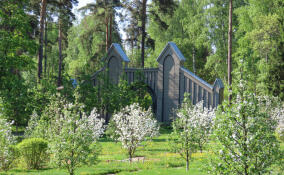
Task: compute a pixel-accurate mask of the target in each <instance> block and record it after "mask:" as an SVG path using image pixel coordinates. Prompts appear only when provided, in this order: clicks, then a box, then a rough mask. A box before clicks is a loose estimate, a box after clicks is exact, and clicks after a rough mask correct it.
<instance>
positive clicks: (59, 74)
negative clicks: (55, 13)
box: [57, 16, 62, 87]
mask: <svg viewBox="0 0 284 175" xmlns="http://www.w3.org/2000/svg"><path fill="white" fill-rule="evenodd" d="M60 18H61V17H60V16H59V19H58V28H59V29H58V48H59V64H58V79H57V86H58V87H59V86H61V83H62V82H61V81H62V80H61V79H62V77H61V71H62V31H61V30H62V26H61V25H62V24H61V22H62V21H61V19H60Z"/></svg>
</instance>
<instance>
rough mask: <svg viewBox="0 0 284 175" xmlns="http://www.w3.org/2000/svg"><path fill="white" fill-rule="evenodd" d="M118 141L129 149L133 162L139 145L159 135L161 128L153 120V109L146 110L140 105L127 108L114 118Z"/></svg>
mask: <svg viewBox="0 0 284 175" xmlns="http://www.w3.org/2000/svg"><path fill="white" fill-rule="evenodd" d="M112 120H113V122H114V124H115V128H116V131H115V134H116V135H117V137H116V138H117V141H120V142H121V143H122V146H123V147H124V148H125V149H127V151H128V155H129V160H130V161H131V159H132V157H133V155H134V153H135V151H136V149H137V147H138V146H139V144H140V143H141V142H142V141H144V140H146V139H147V138H152V137H153V136H156V135H158V133H159V126H158V124H157V120H155V119H154V118H153V114H152V111H151V108H149V109H148V110H144V109H143V108H142V107H140V106H139V104H138V103H134V104H132V105H129V106H126V107H125V108H123V109H122V110H121V111H120V112H118V113H116V114H115V115H114V116H113V119H112Z"/></svg>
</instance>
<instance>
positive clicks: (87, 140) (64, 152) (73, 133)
mask: <svg viewBox="0 0 284 175" xmlns="http://www.w3.org/2000/svg"><path fill="white" fill-rule="evenodd" d="M82 109H83V106H81V105H78V104H72V103H70V104H65V105H64V106H63V109H57V112H56V113H54V116H52V117H54V120H52V121H51V125H50V131H49V132H50V139H49V145H50V151H51V153H52V155H53V156H52V158H51V159H52V161H53V162H54V163H55V164H56V165H57V166H59V167H62V168H66V169H67V170H68V172H69V174H70V175H74V171H75V169H76V168H77V167H78V166H80V165H82V164H88V163H91V164H93V163H95V160H96V158H97V155H98V148H97V145H96V141H97V140H98V138H99V137H100V136H101V135H102V134H103V131H104V125H103V124H104V120H103V119H100V118H99V114H97V111H96V109H93V110H92V112H91V114H90V115H89V116H87V115H86V113H85V112H83V111H82Z"/></svg>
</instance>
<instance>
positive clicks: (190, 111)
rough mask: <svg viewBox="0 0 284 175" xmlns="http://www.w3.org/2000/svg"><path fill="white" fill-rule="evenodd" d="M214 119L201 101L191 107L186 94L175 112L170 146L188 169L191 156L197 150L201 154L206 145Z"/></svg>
mask: <svg viewBox="0 0 284 175" xmlns="http://www.w3.org/2000/svg"><path fill="white" fill-rule="evenodd" d="M214 117H215V110H214V109H208V108H206V107H204V106H203V101H200V102H199V103H197V104H196V105H192V103H191V101H190V98H189V95H188V94H187V93H186V94H185V97H184V101H183V104H182V106H181V108H180V109H178V110H177V118H176V119H175V120H174V121H173V123H172V126H173V132H172V134H171V139H170V146H171V148H172V150H173V151H175V152H178V153H179V154H180V155H181V156H182V157H183V158H184V159H185V160H186V170H188V169H189V161H190V159H191V154H192V153H193V152H196V151H197V150H198V149H199V150H200V151H201V152H202V149H203V146H204V144H205V143H207V141H208V138H209V135H210V133H211V127H212V125H213V119H214Z"/></svg>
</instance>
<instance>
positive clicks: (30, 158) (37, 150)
mask: <svg viewBox="0 0 284 175" xmlns="http://www.w3.org/2000/svg"><path fill="white" fill-rule="evenodd" d="M17 148H18V150H19V153H20V155H21V156H22V157H23V159H24V161H25V164H26V166H27V168H29V169H39V168H41V167H42V165H43V163H44V162H46V160H47V158H48V154H47V148H48V143H47V141H46V140H44V139H42V138H30V139H25V140H23V141H22V142H21V143H19V144H18V145H17Z"/></svg>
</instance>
